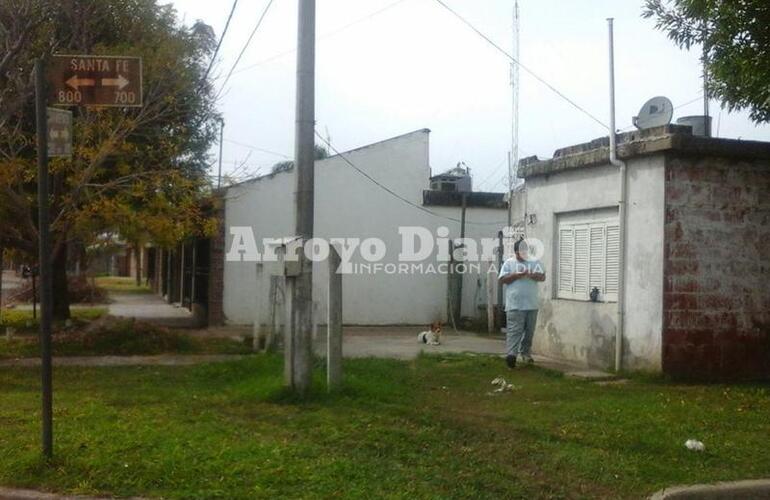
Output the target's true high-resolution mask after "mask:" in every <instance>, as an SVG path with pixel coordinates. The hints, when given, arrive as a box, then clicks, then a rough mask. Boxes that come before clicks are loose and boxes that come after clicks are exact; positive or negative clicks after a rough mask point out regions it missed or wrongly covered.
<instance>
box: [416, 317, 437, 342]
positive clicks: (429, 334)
mask: <svg viewBox="0 0 770 500" xmlns="http://www.w3.org/2000/svg"><path fill="white" fill-rule="evenodd" d="M441 326H442V323H441V322H440V321H434V322H433V323H431V325H430V330H425V331H424V332H420V333H419V334H418V335H417V340H419V341H420V342H422V343H423V344H428V345H440V344H441Z"/></svg>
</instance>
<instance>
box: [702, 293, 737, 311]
mask: <svg viewBox="0 0 770 500" xmlns="http://www.w3.org/2000/svg"><path fill="white" fill-rule="evenodd" d="M697 303H698V309H701V310H703V309H706V310H709V309H710V310H723V311H724V310H732V309H733V308H734V307H735V306H736V305H737V303H738V301H736V299H735V296H733V295H721V294H699V295H698V298H697Z"/></svg>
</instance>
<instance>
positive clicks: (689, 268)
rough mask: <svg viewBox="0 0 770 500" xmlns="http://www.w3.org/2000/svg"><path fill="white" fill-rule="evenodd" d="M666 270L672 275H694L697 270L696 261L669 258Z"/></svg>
mask: <svg viewBox="0 0 770 500" xmlns="http://www.w3.org/2000/svg"><path fill="white" fill-rule="evenodd" d="M668 272H669V273H670V274H672V275H679V276H683V275H696V274H697V272H698V262H697V261H693V260H682V259H676V260H675V259H671V260H669V266H668Z"/></svg>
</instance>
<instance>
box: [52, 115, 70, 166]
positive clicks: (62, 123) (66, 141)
mask: <svg viewBox="0 0 770 500" xmlns="http://www.w3.org/2000/svg"><path fill="white" fill-rule="evenodd" d="M46 111H47V112H48V156H49V157H54V156H66V157H70V156H72V111H66V110H64V109H57V108H48V109H47V110H46Z"/></svg>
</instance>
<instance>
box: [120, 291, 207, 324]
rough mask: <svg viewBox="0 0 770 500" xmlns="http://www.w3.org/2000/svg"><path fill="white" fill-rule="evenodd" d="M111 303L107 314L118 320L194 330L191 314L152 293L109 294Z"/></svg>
mask: <svg viewBox="0 0 770 500" xmlns="http://www.w3.org/2000/svg"><path fill="white" fill-rule="evenodd" d="M110 299H111V300H112V303H110V304H108V305H107V309H108V311H109V313H110V314H111V315H113V316H117V317H119V318H135V319H138V320H139V321H144V322H147V323H153V324H156V325H161V326H167V327H172V328H195V326H196V322H195V318H194V317H193V315H192V313H191V312H190V311H188V310H187V309H186V308H184V307H178V306H175V305H172V304H169V303H168V302H166V301H165V300H163V298H161V297H159V296H157V295H155V294H153V293H136V294H110Z"/></svg>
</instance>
